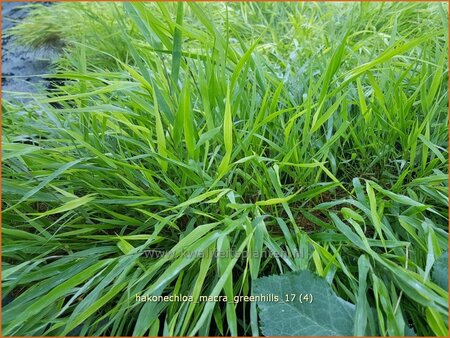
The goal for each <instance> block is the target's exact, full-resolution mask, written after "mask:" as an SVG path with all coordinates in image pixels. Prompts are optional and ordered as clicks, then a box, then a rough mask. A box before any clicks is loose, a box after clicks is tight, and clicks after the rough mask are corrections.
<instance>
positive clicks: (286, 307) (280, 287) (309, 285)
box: [253, 270, 355, 336]
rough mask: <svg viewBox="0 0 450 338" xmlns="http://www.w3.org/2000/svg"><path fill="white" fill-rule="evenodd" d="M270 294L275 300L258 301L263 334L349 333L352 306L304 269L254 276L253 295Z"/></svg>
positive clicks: (352, 318)
mask: <svg viewBox="0 0 450 338" xmlns="http://www.w3.org/2000/svg"><path fill="white" fill-rule="evenodd" d="M270 295H274V296H277V297H278V299H279V301H278V302H276V301H263V300H261V301H258V307H259V309H260V327H261V331H262V333H263V334H264V335H265V336H352V335H353V325H354V316H355V306H354V305H353V304H350V303H348V302H346V301H345V300H343V299H341V298H339V297H338V296H336V294H335V293H334V291H333V290H332V289H331V287H330V285H329V284H328V283H327V282H326V281H325V279H322V278H320V277H318V276H316V275H314V274H313V273H311V272H309V271H307V270H304V271H297V272H291V273H286V274H284V275H280V276H270V277H263V278H259V279H257V280H256V281H255V284H254V290H253V296H255V297H258V296H260V297H261V296H265V297H268V296H270ZM311 297H312V300H311ZM300 300H302V302H300Z"/></svg>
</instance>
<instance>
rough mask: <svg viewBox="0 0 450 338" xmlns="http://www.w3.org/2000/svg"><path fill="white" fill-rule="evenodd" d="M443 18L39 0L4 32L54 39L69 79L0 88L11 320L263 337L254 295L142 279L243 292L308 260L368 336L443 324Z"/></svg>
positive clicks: (32, 327)
mask: <svg viewBox="0 0 450 338" xmlns="http://www.w3.org/2000/svg"><path fill="white" fill-rule="evenodd" d="M447 16H448V13H447V10H446V7H445V6H444V5H443V4H440V3H430V4H421V3H345V4H344V3H329V4H327V3H228V4H226V3H207V4H198V3H147V4H140V3H90V4H88V3H84V4H83V3H78V4H75V3H59V4H54V5H52V6H50V7H43V6H40V5H39V6H36V8H35V9H34V12H32V15H31V16H30V17H29V18H28V19H27V20H25V21H24V22H23V23H21V24H19V25H18V26H16V27H15V28H14V29H13V30H12V31H11V32H10V34H12V35H13V36H14V37H15V38H16V39H17V41H18V42H19V43H24V44H27V45H30V46H32V47H34V48H41V47H48V45H49V44H50V45H51V46H62V47H57V48H61V53H62V54H61V58H60V60H59V61H58V62H57V64H56V69H57V71H58V74H56V75H51V76H50V77H51V78H53V79H55V78H57V79H60V80H61V81H63V84H61V85H60V86H58V87H57V88H56V89H54V90H52V92H51V93H41V94H18V95H20V96H23V97H31V98H32V100H31V101H29V102H28V103H27V104H21V103H18V102H15V101H13V100H12V101H10V102H7V101H5V100H3V106H2V114H3V117H2V119H3V144H2V147H3V153H2V195H3V200H2V209H3V214H2V220H3V224H2V239H3V246H2V248H3V252H2V255H3V262H2V263H3V274H2V276H3V280H2V288H3V298H4V300H5V299H8V302H6V303H7V304H6V305H5V302H4V307H3V309H2V310H3V316H2V322H3V334H4V335H68V334H70V335H111V336H113V335H122V336H127V335H128V336H129V335H158V334H159V335H202V336H207V335H258V334H260V332H259V328H258V325H257V312H258V309H257V307H256V304H255V303H249V302H239V303H236V304H234V303H233V302H229V303H227V304H225V303H222V302H185V303H171V302H159V303H158V302H156V303H155V302H145V303H144V302H136V295H137V294H138V295H178V294H182V295H192V296H193V297H194V300H197V299H198V297H199V296H200V295H213V296H214V295H227V296H228V297H229V298H230V299H231V298H232V297H233V296H234V295H242V296H245V295H250V294H251V292H252V281H253V280H254V279H256V278H258V277H260V276H267V275H272V274H282V273H284V272H287V271H295V270H304V269H309V270H311V271H313V272H314V273H316V274H318V275H319V276H322V277H324V278H325V279H326V280H327V281H328V282H329V283H330V285H331V286H332V288H333V290H334V291H335V292H336V294H337V295H338V296H339V297H341V298H344V299H345V300H347V301H349V302H351V303H353V304H355V305H356V316H357V317H356V318H357V319H356V320H355V328H354V333H355V335H396V336H399V335H413V334H417V335H446V333H447V330H448V329H447V325H448V324H447V322H448V320H447V314H448V291H447V289H445V288H442V287H441V286H438V285H437V284H436V283H434V281H433V265H434V262H435V261H436V260H437V259H438V257H439V256H440V255H441V254H442V253H444V252H445V251H447V249H448V226H447V225H448V176H447V173H448V113H447V110H448V106H447V102H448V95H447V92H448V87H447V79H448V68H447V53H448V31H447ZM230 248H231V249H232V250H234V251H235V254H234V255H231V256H230V255H223V256H220V255H218V256H217V257H216V256H214V255H213V254H212V253H213V252H215V251H227V250H229V249H230ZM146 250H158V251H161V252H169V253H170V254H167V255H164V256H162V257H159V258H156V257H149V256H148V255H147V254H146V252H148V251H146ZM254 252H256V253H259V254H256V255H253V254H252V253H254ZM264 252H265V253H270V254H268V255H261V253H264ZM244 253H247V254H244ZM249 253H250V254H249ZM283 253H285V255H283Z"/></svg>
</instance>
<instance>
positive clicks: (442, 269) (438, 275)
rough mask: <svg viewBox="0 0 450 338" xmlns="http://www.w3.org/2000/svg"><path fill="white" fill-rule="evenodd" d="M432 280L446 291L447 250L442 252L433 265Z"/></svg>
mask: <svg viewBox="0 0 450 338" xmlns="http://www.w3.org/2000/svg"><path fill="white" fill-rule="evenodd" d="M431 277H432V279H433V282H435V283H436V284H437V285H439V286H440V287H441V288H443V289H445V290H447V291H448V251H446V252H444V253H443V254H442V255H440V256H439V258H438V259H437V260H436V262H435V263H434V265H433V272H432V273H431Z"/></svg>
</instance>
